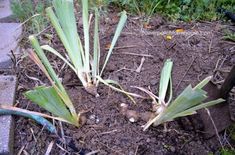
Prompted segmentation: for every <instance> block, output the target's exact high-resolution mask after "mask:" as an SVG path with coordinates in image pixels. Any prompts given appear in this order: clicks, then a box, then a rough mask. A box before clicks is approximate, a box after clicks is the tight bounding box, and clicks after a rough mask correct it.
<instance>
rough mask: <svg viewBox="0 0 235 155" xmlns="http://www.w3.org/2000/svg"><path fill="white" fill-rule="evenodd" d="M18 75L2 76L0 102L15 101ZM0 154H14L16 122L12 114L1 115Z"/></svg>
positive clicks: (9, 103)
mask: <svg viewBox="0 0 235 155" xmlns="http://www.w3.org/2000/svg"><path fill="white" fill-rule="evenodd" d="M16 79H17V78H16V76H2V75H1V76H0V104H4V105H13V104H14V102H15V91H16V85H17V80H16ZM0 124H1V125H0V155H12V154H13V144H14V122H13V118H12V116H0Z"/></svg>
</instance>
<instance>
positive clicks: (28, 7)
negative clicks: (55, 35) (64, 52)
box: [11, 0, 51, 33]
mask: <svg viewBox="0 0 235 155" xmlns="http://www.w3.org/2000/svg"><path fill="white" fill-rule="evenodd" d="M50 5H51V2H50V0H43V1H37V2H36V1H32V0H12V1H11V9H12V12H13V16H14V18H16V19H18V20H19V22H21V23H24V22H25V21H27V22H26V25H25V30H26V31H27V32H28V33H39V32H41V31H42V30H43V29H45V27H46V26H47V25H48V21H47V19H46V17H45V12H44V10H45V8H46V7H48V6H50Z"/></svg>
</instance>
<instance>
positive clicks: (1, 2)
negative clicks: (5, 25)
mask: <svg viewBox="0 0 235 155" xmlns="http://www.w3.org/2000/svg"><path fill="white" fill-rule="evenodd" d="M11 15H12V11H11V6H10V0H0V19H4V18H5V19H6V18H8V17H10V16H11Z"/></svg>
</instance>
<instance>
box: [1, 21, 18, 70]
mask: <svg viewBox="0 0 235 155" xmlns="http://www.w3.org/2000/svg"><path fill="white" fill-rule="evenodd" d="M21 33H22V27H21V24H19V23H0V34H1V35H0V69H8V68H11V64H12V61H11V51H13V52H14V54H16V55H17V54H19V50H18V40H19V38H20V35H21Z"/></svg>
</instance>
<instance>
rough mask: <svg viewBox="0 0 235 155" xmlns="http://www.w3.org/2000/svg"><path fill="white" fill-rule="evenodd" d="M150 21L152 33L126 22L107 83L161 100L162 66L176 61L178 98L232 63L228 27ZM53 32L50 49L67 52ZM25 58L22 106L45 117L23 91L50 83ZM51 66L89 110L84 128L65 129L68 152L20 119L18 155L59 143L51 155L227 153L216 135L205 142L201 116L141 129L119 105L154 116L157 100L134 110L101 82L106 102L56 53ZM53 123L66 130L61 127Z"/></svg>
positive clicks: (106, 23) (108, 26)
mask: <svg viewBox="0 0 235 155" xmlns="http://www.w3.org/2000/svg"><path fill="white" fill-rule="evenodd" d="M116 19H118V18H116V17H115V15H111V18H106V19H105V20H103V22H102V27H101V30H100V33H101V45H102V46H101V47H102V53H101V54H102V55H105V54H106V52H107V50H106V49H105V48H106V47H107V45H108V44H109V43H110V42H111V38H112V35H113V33H112V32H114V28H115V25H116V24H117V22H118V20H116ZM150 23H152V25H151V29H144V28H142V26H141V25H142V24H140V22H139V20H137V19H136V18H129V19H128V24H127V26H126V27H125V29H124V30H123V33H122V35H121V37H120V39H119V41H118V44H117V45H116V49H115V50H114V52H113V55H112V56H111V59H110V60H109V63H108V65H107V68H106V69H105V72H104V74H103V75H104V76H103V77H104V79H112V80H115V81H117V82H119V83H120V84H121V86H122V87H123V88H124V89H125V90H128V91H129V92H134V93H137V94H142V95H145V94H143V93H142V92H140V91H138V90H137V89H134V88H132V87H131V86H140V87H144V88H148V86H150V88H151V90H152V92H154V93H155V94H157V89H158V84H159V78H160V71H161V68H162V66H163V63H164V61H165V60H166V59H168V58H171V59H172V61H173V62H174V66H173V73H172V77H173V90H174V96H177V95H178V94H179V93H180V92H181V91H182V90H183V89H184V88H185V87H186V86H187V85H189V84H192V85H195V84H197V83H198V82H199V81H201V80H202V79H204V78H205V77H207V76H209V75H213V73H214V72H213V71H214V69H215V67H216V63H217V61H218V60H219V59H223V58H224V57H225V56H226V60H225V61H224V63H223V67H230V66H231V65H232V64H234V61H235V51H234V49H232V48H234V43H232V42H227V41H224V40H222V36H223V30H224V29H226V28H230V26H229V25H227V26H226V25H223V24H222V23H220V22H213V23H191V24H186V23H179V24H170V23H164V21H162V20H161V18H154V19H152V22H150ZM78 24H79V22H78ZM177 29H178V30H179V29H182V30H183V32H182V30H180V31H176V30H177ZM47 32H52V33H53V34H54V35H53V36H54V38H53V39H52V40H49V41H51V42H52V45H53V46H54V47H55V48H56V49H61V50H62V49H63V46H62V44H61V43H60V41H59V40H58V39H57V37H56V35H55V33H54V31H53V30H48V31H47ZM167 35H168V39H167V37H166V36H167ZM171 37H172V38H171ZM42 38H43V37H42ZM42 38H41V40H43V41H48V40H47V39H45V38H44V39H42ZM143 57H144V58H145V60H144V61H143ZM22 60H23V61H22V62H20V65H19V68H18V69H19V70H18V77H19V87H18V91H17V104H18V106H19V107H21V108H25V109H29V110H34V111H41V112H45V111H43V110H41V109H39V108H38V107H37V106H36V105H34V104H32V103H30V102H29V101H28V100H26V99H25V97H24V96H23V93H24V92H25V91H26V90H29V89H32V88H33V87H35V86H38V85H41V84H46V83H49V82H48V80H47V79H46V77H45V76H44V75H43V74H42V73H41V71H39V69H38V67H37V66H36V65H35V64H34V63H33V62H32V61H31V60H29V58H28V57H25V58H23V59H22ZM49 60H50V62H52V64H53V66H54V68H55V69H56V71H57V72H58V73H59V77H60V78H62V79H63V83H64V85H65V86H66V88H67V90H68V93H69V95H70V96H71V98H72V100H73V103H74V104H75V107H76V109H77V111H81V110H83V111H86V113H85V115H86V118H87V121H86V124H85V125H83V126H82V127H81V128H75V127H73V126H72V125H68V124H65V123H63V124H62V127H63V132H64V139H65V141H66V143H67V144H68V145H69V146H70V147H68V146H65V145H64V144H62V143H60V142H58V141H57V137H56V136H55V135H52V134H50V133H49V132H48V131H46V130H44V129H43V128H42V126H39V125H37V124H36V123H35V122H33V121H32V120H29V119H25V118H22V117H16V128H15V153H18V152H19V151H22V150H25V151H26V152H28V153H29V154H44V153H45V152H46V150H47V148H48V145H49V144H50V142H52V141H55V144H54V145H53V149H52V154H65V153H66V151H68V152H71V153H75V154H76V153H77V154H79V153H78V152H79V151H80V154H82V152H86V153H88V152H91V151H97V150H98V151H99V152H98V154H126V155H127V154H129V155H132V154H133V155H134V154H147V155H151V154H154V155H156V154H201V155H202V154H208V153H209V152H216V151H219V149H220V148H221V146H220V144H219V141H218V140H217V139H216V138H215V137H214V138H212V139H209V140H205V139H204V138H203V124H202V123H201V121H200V117H199V116H198V115H194V116H190V117H185V118H182V119H177V120H175V121H173V122H170V123H167V129H168V130H167V131H164V128H163V126H158V127H150V128H149V129H148V130H147V131H145V132H144V131H142V127H141V126H142V125H144V124H145V123H146V122H143V121H138V122H137V123H131V122H129V121H128V120H127V118H126V117H125V116H123V115H122V114H121V113H120V104H121V103H126V104H128V105H129V106H130V108H131V109H133V110H136V111H140V112H145V111H150V110H151V100H146V99H145V100H143V99H136V104H133V102H132V101H131V100H130V99H129V98H128V97H127V96H125V95H124V94H121V93H118V92H115V91H113V90H111V89H110V88H109V87H107V86H104V85H102V84H100V86H99V88H98V92H99V94H100V97H99V98H95V97H94V96H92V95H90V94H88V93H87V92H86V91H85V90H84V88H83V87H82V86H81V83H80V82H79V80H78V78H77V77H76V75H75V74H74V73H73V72H72V71H71V70H70V69H69V68H68V67H67V66H64V65H63V62H62V61H60V60H59V59H58V58H56V57H55V56H53V55H49ZM141 61H142V62H143V65H142V67H140V64H141ZM138 67H140V68H141V70H140V72H138V71H136V70H137V68H138ZM55 124H56V125H57V127H58V131H60V129H61V128H60V125H59V123H58V122H55ZM195 124H197V125H196V126H195ZM57 142H58V143H57ZM224 145H227V144H226V143H224ZM76 151H78V152H76Z"/></svg>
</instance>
